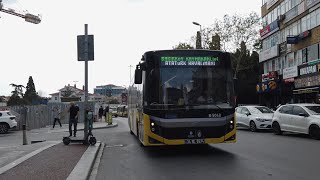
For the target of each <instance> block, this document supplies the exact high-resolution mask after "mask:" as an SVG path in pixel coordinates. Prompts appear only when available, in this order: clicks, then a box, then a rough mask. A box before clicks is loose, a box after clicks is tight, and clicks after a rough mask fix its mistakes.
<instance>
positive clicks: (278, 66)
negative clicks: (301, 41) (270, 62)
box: [275, 58, 280, 71]
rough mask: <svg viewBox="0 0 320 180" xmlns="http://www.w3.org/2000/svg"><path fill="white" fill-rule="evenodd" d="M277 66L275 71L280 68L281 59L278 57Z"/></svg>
mask: <svg viewBox="0 0 320 180" xmlns="http://www.w3.org/2000/svg"><path fill="white" fill-rule="evenodd" d="M275 61H276V67H275V71H278V70H280V59H279V58H276V60H275Z"/></svg>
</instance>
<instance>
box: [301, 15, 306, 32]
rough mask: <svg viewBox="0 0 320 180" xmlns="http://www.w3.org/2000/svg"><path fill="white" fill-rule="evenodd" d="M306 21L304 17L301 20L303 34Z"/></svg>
mask: <svg viewBox="0 0 320 180" xmlns="http://www.w3.org/2000/svg"><path fill="white" fill-rule="evenodd" d="M306 20H307V17H306V16H305V17H303V18H302V19H301V32H304V31H306V30H307V25H306Z"/></svg>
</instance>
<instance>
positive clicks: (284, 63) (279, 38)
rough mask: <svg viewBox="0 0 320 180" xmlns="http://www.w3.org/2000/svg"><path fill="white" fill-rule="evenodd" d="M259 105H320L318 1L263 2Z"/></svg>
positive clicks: (288, 0) (319, 15) (319, 10)
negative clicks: (292, 103) (293, 103)
mask: <svg viewBox="0 0 320 180" xmlns="http://www.w3.org/2000/svg"><path fill="white" fill-rule="evenodd" d="M261 18H262V24H263V27H262V29H261V30H260V35H261V39H262V47H263V49H262V50H261V52H260V57H259V63H260V65H261V66H262V67H263V74H261V82H260V83H259V84H257V93H259V100H260V103H261V104H266V105H269V106H271V107H274V106H276V105H278V104H284V103H290V102H295V103H303V102H316V103H320V101H319V100H320V95H319V88H320V73H319V72H320V59H319V58H320V52H319V42H320V0H262V7H261Z"/></svg>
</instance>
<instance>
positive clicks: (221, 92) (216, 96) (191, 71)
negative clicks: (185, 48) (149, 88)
mask: <svg viewBox="0 0 320 180" xmlns="http://www.w3.org/2000/svg"><path fill="white" fill-rule="evenodd" d="M159 83H160V84H159V96H158V97H159V98H152V99H154V100H156V99H157V102H152V104H151V105H161V104H163V105H168V106H170V105H171V106H199V105H218V104H220V105H221V104H225V105H229V104H230V100H231V96H232V90H231V89H232V79H231V77H229V76H228V75H227V71H226V70H225V69H224V68H221V67H209V66H195V67H165V68H164V67H163V68H160V79H159ZM155 95H156V94H155Z"/></svg>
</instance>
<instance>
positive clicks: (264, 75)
mask: <svg viewBox="0 0 320 180" xmlns="http://www.w3.org/2000/svg"><path fill="white" fill-rule="evenodd" d="M268 80H269V73H264V74H262V75H261V81H262V82H266V81H268Z"/></svg>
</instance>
